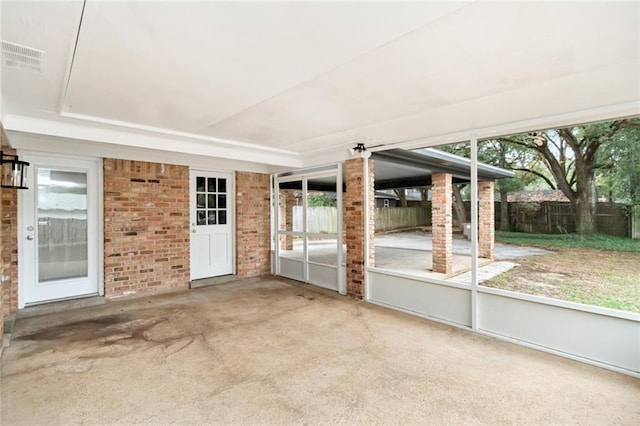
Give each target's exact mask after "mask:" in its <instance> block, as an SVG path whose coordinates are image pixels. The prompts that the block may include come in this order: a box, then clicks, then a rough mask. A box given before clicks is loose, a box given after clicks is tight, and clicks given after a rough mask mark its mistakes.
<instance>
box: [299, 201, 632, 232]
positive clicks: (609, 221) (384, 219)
mask: <svg viewBox="0 0 640 426" xmlns="http://www.w3.org/2000/svg"><path fill="white" fill-rule="evenodd" d="M465 207H466V208H467V215H469V210H470V204H469V203H468V202H466V203H465ZM375 215H376V217H375V222H376V231H391V230H394V229H403V228H415V227H419V226H431V209H430V208H425V207H380V208H376V210H375ZM467 217H470V216H467ZM495 217H496V229H499V226H500V203H499V202H496V203H495ZM293 221H294V228H293V229H294V230H296V231H301V230H302V229H303V228H302V207H301V206H296V207H294V208H293ZM307 221H308V224H309V228H308V230H309V232H311V233H316V234H327V233H329V234H335V233H337V232H338V210H337V209H336V208H335V207H310V208H309V209H308V210H307ZM509 222H510V229H511V230H512V231H519V232H529V233H539V234H561V233H572V232H575V231H576V222H575V209H574V207H573V206H572V205H571V204H570V203H558V202H542V203H532V202H515V203H509ZM596 224H597V227H598V232H599V233H602V234H607V235H612V236H616V237H631V238H640V206H636V207H633V206H627V205H624V204H611V203H598V204H597V211H596Z"/></svg>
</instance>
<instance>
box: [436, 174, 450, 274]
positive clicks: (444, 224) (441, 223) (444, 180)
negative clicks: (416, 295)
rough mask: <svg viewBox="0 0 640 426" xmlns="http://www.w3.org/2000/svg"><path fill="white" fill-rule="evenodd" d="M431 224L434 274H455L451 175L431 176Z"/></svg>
mask: <svg viewBox="0 0 640 426" xmlns="http://www.w3.org/2000/svg"><path fill="white" fill-rule="evenodd" d="M431 183H432V185H433V187H432V195H431V206H432V207H431V222H432V229H433V231H432V233H433V251H432V255H433V265H432V269H433V272H439V273H441V274H450V273H451V272H453V235H452V232H453V231H452V219H451V194H452V187H451V174H449V173H434V174H433V176H431Z"/></svg>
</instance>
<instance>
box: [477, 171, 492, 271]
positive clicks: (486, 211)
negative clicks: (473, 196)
mask: <svg viewBox="0 0 640 426" xmlns="http://www.w3.org/2000/svg"><path fill="white" fill-rule="evenodd" d="M493 199H494V188H493V182H492V181H491V182H478V249H479V250H478V255H479V256H480V257H484V258H486V259H491V260H493V256H494V249H495V212H494V210H495V207H494V200H493Z"/></svg>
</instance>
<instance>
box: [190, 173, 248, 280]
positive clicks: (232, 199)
mask: <svg viewBox="0 0 640 426" xmlns="http://www.w3.org/2000/svg"><path fill="white" fill-rule="evenodd" d="M193 172H204V173H221V174H228V175H229V182H230V184H231V191H227V197H228V203H229V204H228V205H230V206H232V209H233V211H232V214H231V215H230V216H231V217H230V218H229V216H227V220H230V221H231V223H230V225H231V275H235V274H236V273H237V269H236V173H235V171H232V170H220V169H205V168H202V167H189V281H194V278H192V275H191V274H192V272H191V219H192V216H191V215H192V213H193V211H192V210H193V209H194V208H195V205H196V203H195V200H194V199H193V194H192V193H191V174H192V173H193ZM198 279H205V280H206V279H207V278H197V279H196V280H198Z"/></svg>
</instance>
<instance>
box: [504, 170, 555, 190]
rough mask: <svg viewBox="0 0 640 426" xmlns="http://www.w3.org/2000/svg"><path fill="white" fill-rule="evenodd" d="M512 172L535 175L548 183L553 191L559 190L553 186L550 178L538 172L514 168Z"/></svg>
mask: <svg viewBox="0 0 640 426" xmlns="http://www.w3.org/2000/svg"><path fill="white" fill-rule="evenodd" d="M510 170H516V171H519V172H527V173H531V174H534V175H536V176H538V177H539V178H540V179H542V180H544V181H545V182H546V183H547V185H549V187H550V188H551V189H557V188H556V186H555V185H554V184H553V182H552V181H551V180H550V179H549V178H548V177H546V176H545V175H543V174H542V173H540V172H537V171H535V170H531V169H516V168H512V169H510Z"/></svg>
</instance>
